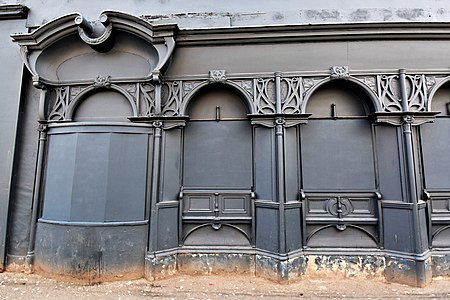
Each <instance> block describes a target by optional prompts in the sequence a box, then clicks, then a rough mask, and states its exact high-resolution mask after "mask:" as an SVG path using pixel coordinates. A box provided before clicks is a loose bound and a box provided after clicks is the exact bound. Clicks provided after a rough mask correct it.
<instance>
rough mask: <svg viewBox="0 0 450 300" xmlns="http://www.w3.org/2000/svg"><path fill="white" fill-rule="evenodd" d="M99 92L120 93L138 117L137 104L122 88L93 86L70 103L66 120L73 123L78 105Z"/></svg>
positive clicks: (134, 115) (116, 86) (113, 85)
mask: <svg viewBox="0 0 450 300" xmlns="http://www.w3.org/2000/svg"><path fill="white" fill-rule="evenodd" d="M99 90H114V91H116V92H118V93H119V94H121V95H122V96H124V97H125V98H126V99H127V100H128V102H129V103H130V106H131V109H132V111H133V117H137V107H136V103H135V102H134V99H133V97H132V96H131V95H130V94H129V93H128V92H127V91H126V90H125V89H123V88H121V87H120V86H118V85H115V84H111V85H110V86H108V87H103V88H98V87H96V86H94V85H91V86H89V87H87V88H86V89H84V90H82V91H81V92H80V93H79V94H78V95H77V96H76V97H75V99H73V100H72V102H70V104H69V106H68V107H67V112H66V119H67V120H69V121H71V120H72V117H73V114H74V112H75V110H76V108H77V107H78V105H79V104H80V103H81V102H83V101H84V99H86V98H87V97H88V96H90V95H92V94H94V93H95V92H96V91H99Z"/></svg>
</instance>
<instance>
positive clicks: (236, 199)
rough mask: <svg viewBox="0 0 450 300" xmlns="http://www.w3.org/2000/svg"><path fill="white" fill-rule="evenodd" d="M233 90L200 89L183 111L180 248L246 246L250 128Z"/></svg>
mask: <svg viewBox="0 0 450 300" xmlns="http://www.w3.org/2000/svg"><path fill="white" fill-rule="evenodd" d="M247 113H248V112H247V108H246V106H245V103H244V101H243V99H242V98H241V97H240V95H239V94H237V93H236V92H235V91H234V90H233V89H232V88H230V87H227V86H225V85H221V84H213V85H210V86H206V87H204V88H203V89H201V90H200V91H199V92H198V93H197V94H196V95H195V97H194V98H193V99H192V100H191V101H190V104H189V106H188V108H187V114H188V115H189V121H188V122H187V125H186V128H185V132H184V157H183V189H182V192H183V205H182V206H183V209H182V210H183V211H182V213H183V224H184V225H183V243H184V245H217V246H220V245H238V246H244V245H249V244H250V240H251V234H250V232H251V218H252V213H251V210H252V209H251V189H252V128H251V125H250V122H249V121H248V120H247V117H246V116H247Z"/></svg>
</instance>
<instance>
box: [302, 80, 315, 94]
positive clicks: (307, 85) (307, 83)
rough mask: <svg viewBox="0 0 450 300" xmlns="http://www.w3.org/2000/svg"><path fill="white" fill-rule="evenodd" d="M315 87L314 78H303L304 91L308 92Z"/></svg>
mask: <svg viewBox="0 0 450 300" xmlns="http://www.w3.org/2000/svg"><path fill="white" fill-rule="evenodd" d="M313 86H314V79H312V78H303V90H304V91H305V92H306V91H307V90H309V89H310V88H312V87H313Z"/></svg>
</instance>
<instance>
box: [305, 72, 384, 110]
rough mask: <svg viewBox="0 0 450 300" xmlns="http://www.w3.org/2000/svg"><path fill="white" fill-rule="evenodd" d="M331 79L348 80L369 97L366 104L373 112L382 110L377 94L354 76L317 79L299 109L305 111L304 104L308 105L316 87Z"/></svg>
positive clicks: (318, 87)
mask: <svg viewBox="0 0 450 300" xmlns="http://www.w3.org/2000/svg"><path fill="white" fill-rule="evenodd" d="M332 81H344V82H349V83H350V84H352V85H354V86H355V87H357V88H359V89H360V90H361V91H362V92H364V94H365V95H366V96H368V98H369V99H370V103H367V104H368V105H371V106H372V108H373V112H377V111H382V108H381V104H380V101H379V100H378V97H377V95H376V94H375V93H374V91H372V90H371V89H370V88H369V87H368V86H367V85H365V84H364V83H362V82H361V81H359V80H358V79H356V78H354V77H347V78H345V79H333V78H330V77H328V78H325V79H323V80H321V81H319V82H318V83H317V84H316V85H314V86H313V87H312V88H310V89H309V90H308V91H307V92H306V94H305V97H304V99H303V103H302V107H301V111H302V112H306V106H307V105H308V102H309V99H310V98H311V96H312V95H313V94H314V92H315V91H316V90H318V89H320V88H321V87H322V86H324V85H326V84H328V83H330V82H332Z"/></svg>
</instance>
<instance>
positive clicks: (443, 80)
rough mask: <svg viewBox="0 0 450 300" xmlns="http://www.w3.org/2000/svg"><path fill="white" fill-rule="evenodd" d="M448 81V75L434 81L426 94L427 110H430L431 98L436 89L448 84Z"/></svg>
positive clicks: (449, 80)
mask: <svg viewBox="0 0 450 300" xmlns="http://www.w3.org/2000/svg"><path fill="white" fill-rule="evenodd" d="M449 82H450V76H447V77H445V78H444V79H442V80H441V81H440V82H439V83H436V84H435V85H434V86H433V88H432V89H431V91H430V93H429V95H428V103H427V111H432V110H431V106H432V104H433V98H434V96H435V94H436V92H437V91H439V89H440V88H441V87H443V86H444V85H446V84H448V83H449Z"/></svg>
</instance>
